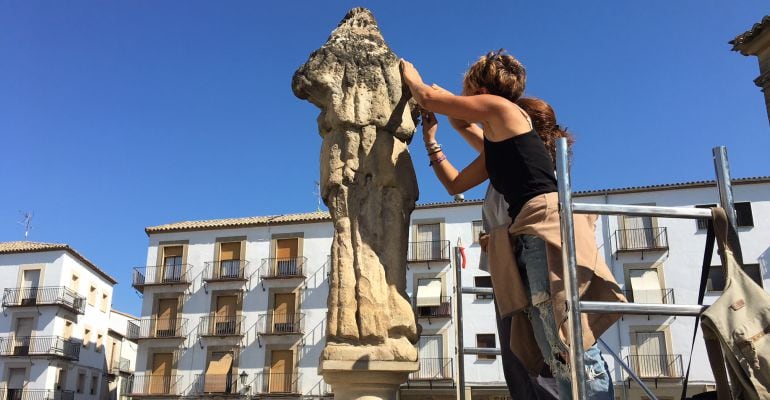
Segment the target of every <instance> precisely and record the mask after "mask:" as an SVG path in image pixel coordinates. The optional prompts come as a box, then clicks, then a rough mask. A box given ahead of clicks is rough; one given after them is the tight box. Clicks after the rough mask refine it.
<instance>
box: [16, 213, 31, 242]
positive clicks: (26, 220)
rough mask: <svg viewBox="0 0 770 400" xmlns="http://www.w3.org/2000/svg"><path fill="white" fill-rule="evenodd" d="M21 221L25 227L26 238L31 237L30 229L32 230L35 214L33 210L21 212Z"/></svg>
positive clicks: (20, 223)
mask: <svg viewBox="0 0 770 400" xmlns="http://www.w3.org/2000/svg"><path fill="white" fill-rule="evenodd" d="M19 213H20V214H21V217H22V218H21V221H19V225H22V226H23V227H24V240H27V238H29V231H31V230H32V216H33V214H32V213H31V212H21V211H19Z"/></svg>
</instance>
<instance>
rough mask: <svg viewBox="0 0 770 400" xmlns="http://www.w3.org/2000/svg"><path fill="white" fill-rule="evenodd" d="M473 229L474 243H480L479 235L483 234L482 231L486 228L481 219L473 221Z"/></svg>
mask: <svg viewBox="0 0 770 400" xmlns="http://www.w3.org/2000/svg"><path fill="white" fill-rule="evenodd" d="M471 230H472V232H473V244H478V243H479V236H481V232H483V230H484V228H483V227H482V224H481V221H473V222H472V223H471Z"/></svg>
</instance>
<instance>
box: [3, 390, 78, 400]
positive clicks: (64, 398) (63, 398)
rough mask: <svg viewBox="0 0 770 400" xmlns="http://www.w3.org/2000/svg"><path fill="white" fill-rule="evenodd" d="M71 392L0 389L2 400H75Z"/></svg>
mask: <svg viewBox="0 0 770 400" xmlns="http://www.w3.org/2000/svg"><path fill="white" fill-rule="evenodd" d="M74 398H75V393H73V392H72V391H69V390H50V389H8V388H4V387H3V388H0V400H73V399H74Z"/></svg>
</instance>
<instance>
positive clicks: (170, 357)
mask: <svg viewBox="0 0 770 400" xmlns="http://www.w3.org/2000/svg"><path fill="white" fill-rule="evenodd" d="M173 361H174V354H173V353H155V354H154V355H153V356H152V375H151V376H150V382H149V383H150V393H151V394H165V393H168V392H169V388H170V386H171V369H172V363H173Z"/></svg>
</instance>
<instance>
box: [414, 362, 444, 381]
mask: <svg viewBox="0 0 770 400" xmlns="http://www.w3.org/2000/svg"><path fill="white" fill-rule="evenodd" d="M452 380H454V379H453V376H452V359H451V358H422V357H420V369H419V370H418V371H416V372H412V373H411V374H409V381H452Z"/></svg>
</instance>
